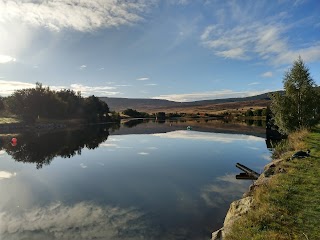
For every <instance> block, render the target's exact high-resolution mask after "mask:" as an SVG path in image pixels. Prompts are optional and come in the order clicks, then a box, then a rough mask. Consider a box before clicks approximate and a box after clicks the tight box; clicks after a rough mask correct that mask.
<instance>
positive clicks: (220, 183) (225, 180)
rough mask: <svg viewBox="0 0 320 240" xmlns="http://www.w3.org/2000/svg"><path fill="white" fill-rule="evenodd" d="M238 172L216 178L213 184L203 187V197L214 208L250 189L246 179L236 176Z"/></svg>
mask: <svg viewBox="0 0 320 240" xmlns="http://www.w3.org/2000/svg"><path fill="white" fill-rule="evenodd" d="M235 175H236V173H232V174H227V175H224V176H220V177H217V178H216V181H215V182H214V183H212V184H209V185H206V186H204V187H203V188H202V189H201V198H202V199H203V200H204V201H205V203H206V204H207V205H208V206H210V207H213V208H219V207H221V205H223V204H228V203H230V202H231V201H233V200H234V199H236V198H237V197H239V196H241V195H242V194H243V193H244V192H245V191H247V190H248V184H247V182H246V181H240V180H237V179H236V178H235Z"/></svg>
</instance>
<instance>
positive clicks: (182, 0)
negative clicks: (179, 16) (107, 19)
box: [168, 0, 190, 5]
mask: <svg viewBox="0 0 320 240" xmlns="http://www.w3.org/2000/svg"><path fill="white" fill-rule="evenodd" d="M168 1H169V3H170V4H174V5H187V4H189V3H190V0H168Z"/></svg>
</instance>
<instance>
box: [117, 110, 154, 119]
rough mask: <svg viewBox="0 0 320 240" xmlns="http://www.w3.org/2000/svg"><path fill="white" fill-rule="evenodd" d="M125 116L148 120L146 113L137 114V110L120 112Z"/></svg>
mask: <svg viewBox="0 0 320 240" xmlns="http://www.w3.org/2000/svg"><path fill="white" fill-rule="evenodd" d="M122 113H123V114H125V115H128V116H129V117H135V118H148V117H150V115H149V114H148V113H146V112H138V111H137V110H134V109H131V108H128V109H126V110H124V111H123V112H122Z"/></svg>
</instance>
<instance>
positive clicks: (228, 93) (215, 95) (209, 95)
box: [152, 90, 270, 102]
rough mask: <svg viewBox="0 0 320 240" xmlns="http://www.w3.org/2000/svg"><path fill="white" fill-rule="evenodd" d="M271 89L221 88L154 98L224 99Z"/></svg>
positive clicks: (177, 100)
mask: <svg viewBox="0 0 320 240" xmlns="http://www.w3.org/2000/svg"><path fill="white" fill-rule="evenodd" d="M269 91H270V90H263V91H247V92H245V91H244V92H241V91H238V92H237V91H233V90H221V91H212V92H200V93H185V94H169V95H160V96H156V97H152V98H153V99H166V100H170V101H176V102H188V101H199V100H208V99H223V98H237V97H249V96H254V95H258V94H262V93H266V92H269Z"/></svg>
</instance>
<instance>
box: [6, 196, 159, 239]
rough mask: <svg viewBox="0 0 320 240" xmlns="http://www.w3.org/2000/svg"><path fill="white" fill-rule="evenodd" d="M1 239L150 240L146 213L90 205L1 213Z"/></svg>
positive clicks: (150, 233) (56, 205) (48, 207)
mask: <svg viewBox="0 0 320 240" xmlns="http://www.w3.org/2000/svg"><path fill="white" fill-rule="evenodd" d="M0 219H1V221H0V238H1V239H46V240H53V239H61V240H63V239H68V240H73V239H75V240H82V239H86V240H87V239H114V240H117V239H133V240H134V239H149V237H150V236H151V235H154V234H156V232H158V231H154V230H155V229H152V228H150V226H148V224H147V221H146V216H145V214H144V213H142V212H140V211H138V210H137V209H134V208H119V207H111V206H106V207H101V206H98V205H96V204H93V203H89V202H80V203H77V204H75V205H72V206H67V205H64V204H62V203H55V204H51V205H49V206H46V207H38V208H33V209H30V210H21V211H20V212H16V211H10V212H0Z"/></svg>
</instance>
